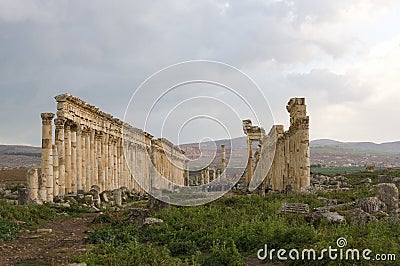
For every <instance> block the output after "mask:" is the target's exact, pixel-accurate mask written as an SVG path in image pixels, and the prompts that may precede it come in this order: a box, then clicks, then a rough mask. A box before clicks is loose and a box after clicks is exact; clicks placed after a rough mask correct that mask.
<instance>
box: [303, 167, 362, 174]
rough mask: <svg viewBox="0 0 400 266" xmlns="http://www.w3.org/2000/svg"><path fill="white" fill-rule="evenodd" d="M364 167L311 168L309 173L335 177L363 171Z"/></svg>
mask: <svg viewBox="0 0 400 266" xmlns="http://www.w3.org/2000/svg"><path fill="white" fill-rule="evenodd" d="M364 170H365V167H361V166H357V167H316V166H312V167H311V172H312V173H314V174H317V173H318V174H321V175H329V176H333V175H337V174H347V173H355V172H360V171H364Z"/></svg>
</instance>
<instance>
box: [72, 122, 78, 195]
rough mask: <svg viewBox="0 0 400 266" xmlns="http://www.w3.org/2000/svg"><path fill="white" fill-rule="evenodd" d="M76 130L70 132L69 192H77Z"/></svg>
mask: <svg viewBox="0 0 400 266" xmlns="http://www.w3.org/2000/svg"><path fill="white" fill-rule="evenodd" d="M76 177H77V159H76V130H72V131H71V192H72V193H76V192H77V179H76Z"/></svg>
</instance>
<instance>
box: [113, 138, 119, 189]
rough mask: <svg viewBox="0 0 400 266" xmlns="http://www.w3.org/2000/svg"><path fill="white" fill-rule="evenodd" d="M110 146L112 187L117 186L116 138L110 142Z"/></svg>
mask: <svg viewBox="0 0 400 266" xmlns="http://www.w3.org/2000/svg"><path fill="white" fill-rule="evenodd" d="M112 147H113V156H114V159H113V182H112V187H113V189H116V188H118V187H117V186H118V184H117V182H118V160H117V159H118V156H117V140H116V139H114V141H113V143H112Z"/></svg>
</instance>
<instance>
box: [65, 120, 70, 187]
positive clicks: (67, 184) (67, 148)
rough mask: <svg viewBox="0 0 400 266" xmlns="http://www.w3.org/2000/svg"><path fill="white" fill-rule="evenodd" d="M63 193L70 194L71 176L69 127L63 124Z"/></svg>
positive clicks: (67, 124)
mask: <svg viewBox="0 0 400 266" xmlns="http://www.w3.org/2000/svg"><path fill="white" fill-rule="evenodd" d="M64 143H65V193H69V192H71V176H72V166H71V160H72V158H71V157H72V151H71V127H70V124H69V123H66V124H65V136H64Z"/></svg>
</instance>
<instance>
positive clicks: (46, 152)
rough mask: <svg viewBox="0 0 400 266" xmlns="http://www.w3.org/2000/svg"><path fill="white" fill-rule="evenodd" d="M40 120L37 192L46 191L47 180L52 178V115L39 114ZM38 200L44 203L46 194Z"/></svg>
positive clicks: (42, 194)
mask: <svg viewBox="0 0 400 266" xmlns="http://www.w3.org/2000/svg"><path fill="white" fill-rule="evenodd" d="M41 118H42V162H41V168H42V176H41V178H40V181H42V182H39V183H40V187H39V190H41V191H42V192H44V191H46V189H47V184H46V182H47V180H48V179H50V178H51V179H52V178H53V176H52V174H53V165H52V162H51V159H52V158H51V153H52V135H53V134H52V125H51V122H52V120H53V118H54V114H53V113H41ZM39 200H41V201H46V200H47V194H45V193H40V195H39Z"/></svg>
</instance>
